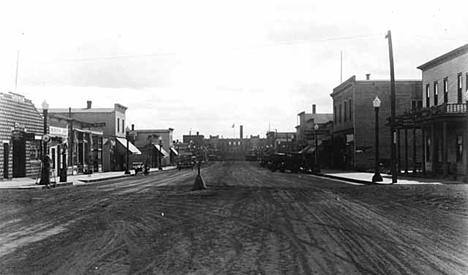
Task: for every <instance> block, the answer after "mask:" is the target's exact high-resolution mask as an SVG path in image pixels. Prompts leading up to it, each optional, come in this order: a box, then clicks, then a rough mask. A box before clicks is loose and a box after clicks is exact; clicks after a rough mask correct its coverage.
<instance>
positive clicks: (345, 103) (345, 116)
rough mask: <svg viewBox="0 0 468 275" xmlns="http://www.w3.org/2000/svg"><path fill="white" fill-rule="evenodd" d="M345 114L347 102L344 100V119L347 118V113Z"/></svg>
mask: <svg viewBox="0 0 468 275" xmlns="http://www.w3.org/2000/svg"><path fill="white" fill-rule="evenodd" d="M346 114H348V104H347V102H346V100H345V102H344V121H346V120H347V115H346Z"/></svg>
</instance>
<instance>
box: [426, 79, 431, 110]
mask: <svg viewBox="0 0 468 275" xmlns="http://www.w3.org/2000/svg"><path fill="white" fill-rule="evenodd" d="M430 89H431V86H430V85H429V84H426V107H429V106H430V105H431V102H430V100H431V95H430V92H429V91H430Z"/></svg>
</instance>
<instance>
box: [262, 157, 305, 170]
mask: <svg viewBox="0 0 468 275" xmlns="http://www.w3.org/2000/svg"><path fill="white" fill-rule="evenodd" d="M309 163H310V161H308V159H307V156H305V155H303V154H301V153H275V154H273V155H272V156H271V160H270V162H269V164H268V168H269V169H270V170H271V171H273V172H275V171H276V170H279V171H280V172H285V171H290V172H292V173H309V172H311V171H312V167H311V165H310V164H309Z"/></svg>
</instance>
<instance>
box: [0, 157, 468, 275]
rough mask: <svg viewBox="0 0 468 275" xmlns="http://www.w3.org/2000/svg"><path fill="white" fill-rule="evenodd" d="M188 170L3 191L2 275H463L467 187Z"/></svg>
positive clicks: (254, 170)
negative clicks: (198, 184)
mask: <svg viewBox="0 0 468 275" xmlns="http://www.w3.org/2000/svg"><path fill="white" fill-rule="evenodd" d="M195 175H196V170H193V171H192V170H182V171H177V170H172V171H165V172H162V173H155V174H152V175H150V176H148V177H144V176H138V177H131V178H126V179H120V180H110V181H105V182H101V183H97V184H92V185H86V186H70V187H63V188H56V189H48V190H47V189H46V190H20V191H11V190H10V191H8V190H6V191H0V209H1V210H0V274H60V275H62V274H268V275H271V274H379V275H380V274H424V275H427V274H468V186H467V185H418V186H415V185H393V186H358V185H348V184H345V183H342V182H338V181H332V180H329V179H321V178H317V177H314V176H312V175H305V174H290V173H279V172H276V173H273V172H271V171H269V170H267V169H264V168H261V167H259V165H258V164H257V163H247V162H239V163H235V164H233V163H214V164H210V165H208V166H207V167H204V168H203V169H202V175H203V178H204V180H205V182H206V184H207V186H208V189H207V190H202V191H192V190H191V187H192V184H193V181H194V179H195Z"/></svg>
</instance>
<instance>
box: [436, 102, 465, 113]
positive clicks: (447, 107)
mask: <svg viewBox="0 0 468 275" xmlns="http://www.w3.org/2000/svg"><path fill="white" fill-rule="evenodd" d="M437 112H438V113H440V114H462V113H466V103H450V104H447V103H444V104H442V105H439V106H437Z"/></svg>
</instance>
